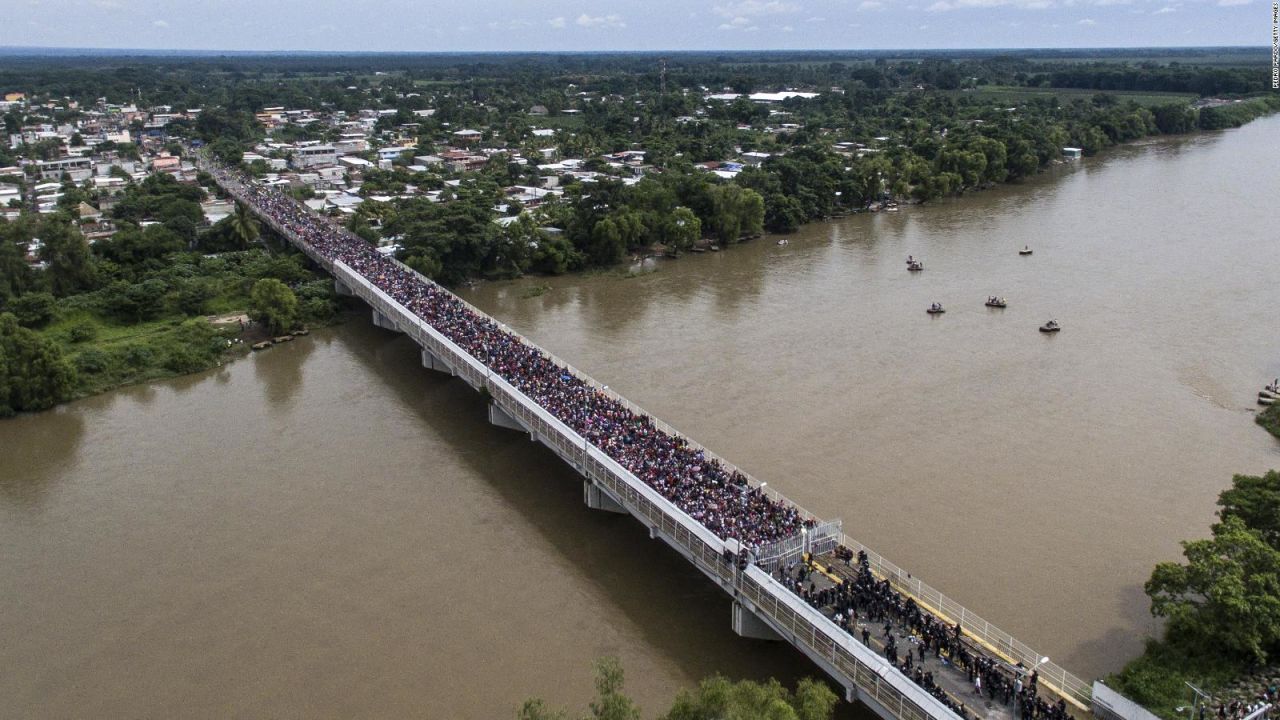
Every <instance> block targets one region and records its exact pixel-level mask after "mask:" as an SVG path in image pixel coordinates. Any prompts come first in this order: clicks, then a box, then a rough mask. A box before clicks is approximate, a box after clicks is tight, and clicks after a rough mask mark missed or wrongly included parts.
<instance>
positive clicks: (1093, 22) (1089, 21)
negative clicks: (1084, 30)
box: [1076, 18, 1098, 27]
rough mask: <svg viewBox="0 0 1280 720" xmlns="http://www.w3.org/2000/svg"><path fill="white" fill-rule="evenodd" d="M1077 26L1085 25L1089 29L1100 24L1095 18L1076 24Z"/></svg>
mask: <svg viewBox="0 0 1280 720" xmlns="http://www.w3.org/2000/svg"><path fill="white" fill-rule="evenodd" d="M1076 24H1077V25H1084V26H1085V27H1088V26H1091V25H1097V24H1098V21H1097V20H1094V19H1093V18H1085V19H1083V20H1081V21H1080V22H1078V23H1076Z"/></svg>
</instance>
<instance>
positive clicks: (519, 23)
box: [488, 20, 533, 30]
mask: <svg viewBox="0 0 1280 720" xmlns="http://www.w3.org/2000/svg"><path fill="white" fill-rule="evenodd" d="M532 25H533V23H531V22H529V21H528V20H508V21H506V22H505V23H502V22H491V23H489V24H488V27H489V29H490V30H523V29H525V28H527V27H530V26H532Z"/></svg>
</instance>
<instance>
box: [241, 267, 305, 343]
mask: <svg viewBox="0 0 1280 720" xmlns="http://www.w3.org/2000/svg"><path fill="white" fill-rule="evenodd" d="M249 317H251V318H253V319H254V320H256V321H257V322H260V323H262V324H263V326H264V327H266V328H267V330H268V332H270V333H272V334H279V333H282V332H287V331H289V330H292V329H294V327H296V326H297V323H298V297H297V296H296V295H294V294H293V291H292V290H290V289H289V286H288V285H285V284H284V283H282V282H280V281H279V280H275V279H273V278H266V279H263V280H259V281H258V282H256V283H254V284H253V291H252V292H251V293H250V294H249Z"/></svg>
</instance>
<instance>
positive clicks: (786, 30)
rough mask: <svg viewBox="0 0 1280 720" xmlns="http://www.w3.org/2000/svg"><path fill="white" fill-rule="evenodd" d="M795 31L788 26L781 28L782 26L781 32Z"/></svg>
mask: <svg viewBox="0 0 1280 720" xmlns="http://www.w3.org/2000/svg"><path fill="white" fill-rule="evenodd" d="M795 30H796V29H795V28H793V27H791V26H790V25H783V26H782V32H795Z"/></svg>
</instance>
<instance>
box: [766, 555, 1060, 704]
mask: <svg viewBox="0 0 1280 720" xmlns="http://www.w3.org/2000/svg"><path fill="white" fill-rule="evenodd" d="M835 555H836V557H837V562H839V563H840V564H842V565H843V564H847V566H848V570H849V571H850V572H840V573H838V574H837V573H835V572H832V571H834V570H836V568H833V567H829V568H826V570H827V571H829V572H832V575H826V574H824V573H823V569H822V568H819V567H817V566H815V565H813V564H812V563H811V562H807V561H800V560H797V561H793V562H792V563H790V564H788V565H784V566H782V567H779V569H778V573H777V574H778V577H779V579H780V580H781V581H782V583H783V584H784V585H786V586H787V587H788V588H789V589H790V590H791V591H792V592H794V593H796V594H797V595H799V596H800V597H801V598H802V599H804V601H805V602H807V603H808V604H809V605H811V606H813V607H815V608H818V609H819V610H822V611H823V612H824V614H828V615H829V616H830V617H831V619H832V620H833V621H834V622H835V623H836V624H837V625H839V626H840V627H841V628H843V629H844V630H845V631H846V632H848V633H849V634H850V635H851V636H853V637H855V638H859V639H861V640H862V643H863V644H864V645H866V646H867V647H871V640H872V637H873V634H874V635H875V636H876V637H877V642H878V643H879V644H880V646H881V648H882V650H883V653H884V656H885V659H886V660H888V661H889V662H890V663H891V664H893V665H894V666H895V667H897V668H898V669H899V670H900V671H902V674H903V675H905V676H907V677H908V678H911V679H912V680H914V681H915V682H916V684H918V685H920V686H921V687H922V688H924V689H925V690H926V691H928V692H929V694H930V695H933V696H934V697H935V698H937V699H938V700H939V701H941V702H942V703H943V704H945V705H946V706H947V707H949V708H951V709H952V710H953V711H955V712H956V713H957V714H958V715H960V716H961V717H962V718H969V717H975V718H976V717H981V716H984V715H985V713H968V711H967V709H966V702H968V703H973V701H974V700H977V701H978V703H990V704H994V703H1002V704H1003V705H1005V706H1006V707H1009V708H1011V709H1013V710H1015V712H1016V716H1017V717H1019V718H1022V719H1023V720H1068V713H1067V706H1066V702H1065V701H1064V700H1058V701H1057V702H1056V703H1049V702H1047V701H1046V700H1044V699H1043V698H1041V697H1040V696H1039V694H1038V693H1037V692H1036V689H1037V684H1038V682H1039V673H1038V672H1037V671H1036V669H1035V668H1032V669H1031V670H1030V671H1028V670H1027V669H1026V668H1022V667H1021V666H1017V665H1014V666H1011V665H1009V664H1008V663H1005V662H1003V661H1001V660H998V659H995V658H993V657H990V656H988V655H987V654H985V653H983V652H981V651H980V650H979V649H978V648H977V647H976V646H974V645H973V644H972V643H971V642H969V641H968V640H967V639H966V638H965V637H964V632H963V630H962V628H961V627H960V626H959V625H952V624H950V623H947V622H944V621H942V620H940V619H938V618H937V617H935V616H933V615H931V614H930V613H928V612H925V611H924V610H923V609H921V608H920V606H919V605H918V604H916V601H915V599H914V598H911V597H906V596H904V595H903V594H902V593H900V592H898V591H897V590H895V589H894V588H893V586H892V585H891V584H890V583H889V581H888V580H880V579H877V578H876V576H875V575H874V574H873V573H872V572H871V565H870V562H869V559H868V557H867V554H866V553H865V552H859V553H858V556H857V560H856V561H854V557H853V553H852V551H850V550H848V549H847V548H844V547H840V548H838V549H837V550H836V553H835ZM810 560H811V559H810ZM841 570H843V568H841ZM881 624H883V632H881V633H875V631H874V628H875V627H878V626H880V625H881ZM895 627H896V628H897V629H898V630H900V631H901V632H902V636H904V637H907V638H909V639H908V640H907V642H908V643H910V645H908V646H906V647H901V646H899V644H898V637H899V635H897V634H895V632H894V630H895ZM929 656H932V657H933V658H934V659H935V660H938V661H939V663H937V666H939V667H949V668H951V670H950V672H956V673H963V674H964V676H965V679H966V681H967V685H966V686H965V687H970V688H972V689H971V690H967V691H966V692H964V693H962V694H961V693H956V692H950V693H949V692H947V691H946V690H945V689H944V688H943V687H942V686H941V685H940V684H939V682H938V679H937V678H935V677H934V673H933V671H932V670H930V669H928V667H927V665H926V663H925V658H926V657H929Z"/></svg>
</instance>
